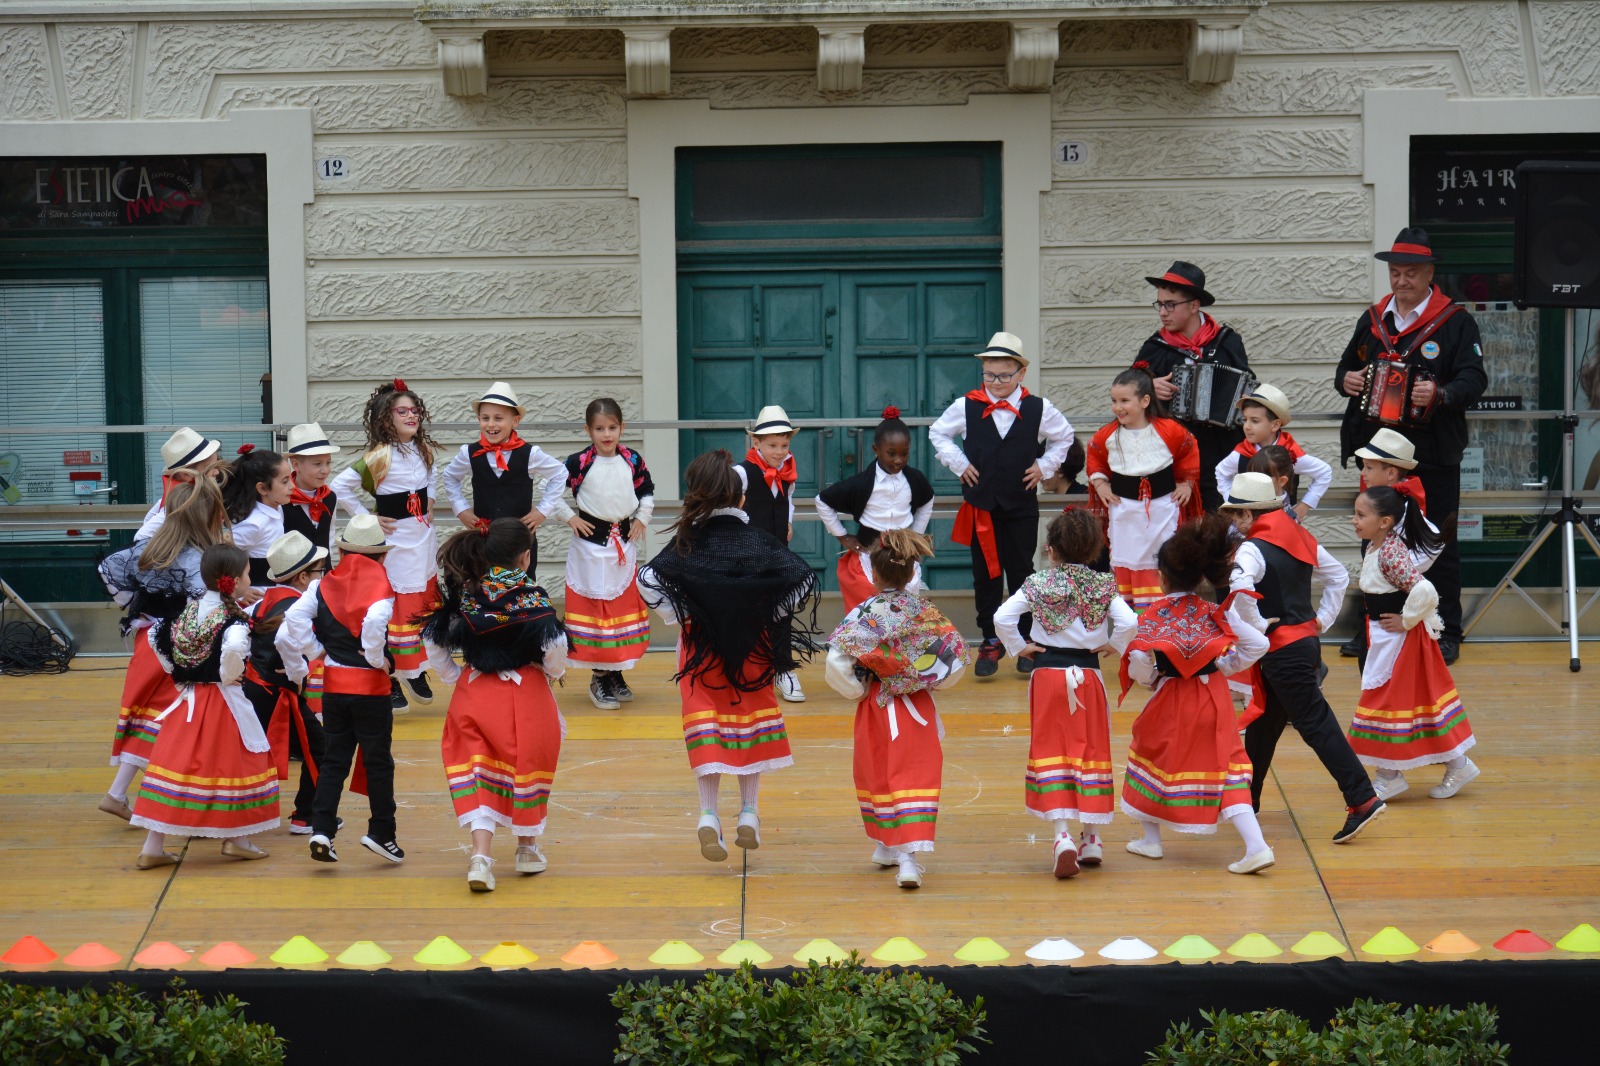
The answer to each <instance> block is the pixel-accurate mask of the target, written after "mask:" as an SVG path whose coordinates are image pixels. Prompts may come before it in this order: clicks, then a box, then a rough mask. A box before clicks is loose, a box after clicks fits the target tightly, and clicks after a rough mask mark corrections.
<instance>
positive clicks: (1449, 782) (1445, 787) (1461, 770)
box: [1428, 759, 1483, 800]
mask: <svg viewBox="0 0 1600 1066" xmlns="http://www.w3.org/2000/svg"><path fill="white" fill-rule="evenodd" d="M1481 773H1483V771H1482V770H1480V769H1478V764H1477V763H1475V762H1473V761H1472V760H1471V759H1468V760H1467V765H1465V766H1461V767H1457V768H1456V769H1453V770H1452V769H1446V770H1445V772H1444V780H1442V781H1440V782H1439V783H1438V784H1437V785H1434V786H1433V787H1432V788H1430V789H1428V795H1430V796H1432V797H1433V798H1434V799H1436V800H1444V799H1449V798H1450V797H1451V796H1454V795H1455V794H1456V793H1457V792H1460V791H1461V788H1462V786H1463V785H1465V784H1467V782H1469V781H1473V780H1476V779H1477V776H1478V775H1479V774H1481Z"/></svg>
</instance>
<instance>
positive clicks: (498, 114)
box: [216, 78, 623, 133]
mask: <svg viewBox="0 0 1600 1066" xmlns="http://www.w3.org/2000/svg"><path fill="white" fill-rule="evenodd" d="M216 107H217V113H218V114H227V113H229V112H230V111H234V110H237V109H242V108H251V109H255V108H268V109H271V108H279V107H303V108H308V109H310V110H311V111H312V112H313V113H314V114H315V116H316V126H317V132H318V133H341V132H350V133H357V132H360V133H365V132H369V131H378V130H441V131H447V132H450V133H456V132H458V131H460V130H464V129H470V130H497V129H541V130H554V129H584V130H616V129H621V128H622V125H623V99H622V83H621V80H620V79H619V80H617V81H615V82H613V81H607V80H603V79H595V78H504V79H497V80H496V81H495V83H494V84H493V85H491V86H490V87H489V91H488V92H487V93H486V94H485V95H483V96H473V97H460V96H450V95H448V94H446V93H445V92H444V91H443V89H442V88H441V87H440V85H439V82H438V81H437V80H436V79H433V78H428V79H427V80H426V81H423V80H417V79H412V80H407V81H363V82H354V81H310V82H300V83H296V82H281V81H272V82H246V81H232V80H229V81H225V82H223V84H221V85H220V86H219V87H218V90H217V104H216Z"/></svg>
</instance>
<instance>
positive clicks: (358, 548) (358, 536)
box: [339, 514, 394, 555]
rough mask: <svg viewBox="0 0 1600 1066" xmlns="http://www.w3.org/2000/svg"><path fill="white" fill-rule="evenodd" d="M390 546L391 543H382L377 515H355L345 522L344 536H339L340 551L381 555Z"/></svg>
mask: <svg viewBox="0 0 1600 1066" xmlns="http://www.w3.org/2000/svg"><path fill="white" fill-rule="evenodd" d="M392 547H394V545H393V544H386V543H384V540H383V527H382V526H380V525H379V524H378V516H377V515H371V514H358V515H356V516H355V517H354V518H352V519H350V521H349V522H348V523H346V525H345V527H344V536H342V537H340V538H339V550H340V551H344V552H355V553H356V554H357V555H382V554H383V553H384V552H386V551H388V550H389V549H390V548H392Z"/></svg>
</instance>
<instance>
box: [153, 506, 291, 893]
mask: <svg viewBox="0 0 1600 1066" xmlns="http://www.w3.org/2000/svg"><path fill="white" fill-rule="evenodd" d="M169 522H170V518H169ZM200 576H201V579H202V580H203V581H204V582H205V587H206V593H205V595H204V596H202V597H201V598H200V599H198V600H195V601H194V602H192V603H190V604H189V605H188V606H187V607H185V608H184V609H183V612H182V613H181V614H180V615H179V616H178V617H177V619H176V620H175V621H168V620H165V619H163V620H162V621H160V622H158V623H157V624H156V625H155V626H154V627H152V628H151V630H150V635H149V641H150V644H151V647H152V648H153V649H154V650H155V652H156V654H157V656H159V658H160V660H161V665H162V667H163V668H165V669H166V670H167V672H168V673H170V674H171V675H172V680H173V682H174V683H175V684H176V686H177V698H176V699H174V700H173V701H172V703H171V704H170V705H169V706H167V707H166V709H165V710H163V711H162V713H161V718H162V719H164V721H163V722H162V728H161V732H160V734H159V735H158V736H157V737H156V742H155V747H154V750H152V751H151V753H150V765H149V766H147V767H145V774H144V782H143V783H142V785H141V786H140V788H139V795H138V797H137V798H136V799H135V800H134V803H133V817H132V819H131V820H132V822H133V824H134V825H136V826H138V827H140V828H141V829H146V830H149V832H148V834H147V835H146V837H145V842H144V847H143V848H142V849H141V850H140V852H139V858H138V861H137V863H136V865H137V866H138V868H139V869H141V870H153V869H156V868H158V867H162V866H172V865H174V864H176V863H177V862H179V861H180V860H179V856H177V855H174V854H172V853H171V852H169V851H167V850H166V847H165V842H166V837H167V836H168V835H177V836H185V837H221V838H222V854H224V855H226V856H229V857H230V858H235V859H264V858H266V857H267V853H266V852H265V851H263V850H262V849H260V848H258V847H256V846H255V845H254V844H252V843H251V842H250V841H249V840H248V839H247V838H248V837H250V836H253V835H255V834H256V833H262V832H265V831H267V830H268V829H275V828H277V825H278V770H277V767H276V766H275V765H273V761H272V745H271V744H270V743H269V742H268V740H267V734H266V731H265V730H264V729H263V728H262V727H261V722H260V720H259V719H258V718H257V717H256V711H255V708H254V707H253V706H252V705H251V703H250V700H249V698H248V697H247V696H246V695H245V694H244V690H243V689H242V688H241V687H240V685H239V681H240V679H241V678H242V677H243V676H244V672H245V663H246V662H247V661H248V660H249V657H250V622H249V620H248V619H247V618H246V617H245V613H244V610H243V609H242V608H241V607H240V606H239V601H240V600H241V599H242V598H243V597H244V596H245V595H246V594H247V593H248V592H249V591H250V557H249V556H248V555H246V554H245V553H244V552H243V551H241V550H240V549H238V548H235V547H234V546H233V545H231V544H213V545H211V546H210V547H209V548H207V549H206V550H205V554H204V555H203V556H202V557H201V560H200Z"/></svg>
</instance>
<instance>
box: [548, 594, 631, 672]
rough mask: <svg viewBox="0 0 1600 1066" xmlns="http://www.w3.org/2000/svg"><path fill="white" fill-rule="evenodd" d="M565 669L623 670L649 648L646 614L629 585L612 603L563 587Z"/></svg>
mask: <svg viewBox="0 0 1600 1066" xmlns="http://www.w3.org/2000/svg"><path fill="white" fill-rule="evenodd" d="M563 621H564V622H565V624H566V627H567V639H568V640H569V641H570V642H571V645H572V652H571V654H569V655H568V656H567V665H568V666H572V667H577V668H579V669H587V670H626V669H628V668H629V667H631V666H632V665H633V664H634V663H636V662H638V661H639V660H640V659H642V658H644V653H645V650H646V649H648V648H649V647H650V611H649V609H647V608H646V607H645V605H644V600H643V599H642V598H641V597H640V595H639V586H638V585H637V584H632V583H630V584H629V585H628V587H627V589H626V590H625V591H624V592H623V593H622V595H620V596H618V597H617V598H615V599H611V600H593V599H590V598H589V597H588V596H585V595H583V594H582V593H579V592H577V591H575V590H574V589H573V588H572V586H571V585H568V586H567V602H566V617H565V619H564V620H563Z"/></svg>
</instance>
